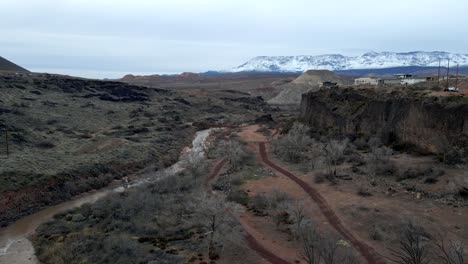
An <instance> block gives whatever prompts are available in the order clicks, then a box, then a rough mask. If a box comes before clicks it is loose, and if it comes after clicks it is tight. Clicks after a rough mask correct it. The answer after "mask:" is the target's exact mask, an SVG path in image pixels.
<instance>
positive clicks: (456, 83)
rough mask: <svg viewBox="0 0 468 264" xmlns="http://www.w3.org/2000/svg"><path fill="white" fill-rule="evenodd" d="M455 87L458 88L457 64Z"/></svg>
mask: <svg viewBox="0 0 468 264" xmlns="http://www.w3.org/2000/svg"><path fill="white" fill-rule="evenodd" d="M455 89H456V90H458V64H457V77H456V78H455Z"/></svg>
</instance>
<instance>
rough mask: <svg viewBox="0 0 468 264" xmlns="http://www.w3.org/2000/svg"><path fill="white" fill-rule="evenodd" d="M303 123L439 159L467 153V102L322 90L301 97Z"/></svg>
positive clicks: (453, 98) (416, 95) (415, 95)
mask: <svg viewBox="0 0 468 264" xmlns="http://www.w3.org/2000/svg"><path fill="white" fill-rule="evenodd" d="M300 109H301V113H300V120H301V121H302V122H304V123H307V124H309V125H310V126H311V127H312V128H313V129H315V130H318V131H328V132H337V133H342V134H347V135H351V136H369V137H371V136H377V137H380V138H381V139H382V141H383V142H384V143H386V144H389V145H394V146H411V148H412V149H413V150H416V151H419V152H423V153H432V154H439V153H443V152H445V151H446V150H447V148H448V147H458V148H462V149H463V148H464V149H467V148H468V100H467V98H466V97H460V96H447V97H435V96H428V95H424V94H422V93H416V92H414V93H411V92H408V91H403V90H402V91H396V90H394V91H382V90H380V91H379V90H374V89H353V88H345V89H322V90H320V91H317V92H309V93H306V94H303V95H302V100H301V108H300Z"/></svg>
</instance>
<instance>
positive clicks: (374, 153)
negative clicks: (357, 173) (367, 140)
mask: <svg viewBox="0 0 468 264" xmlns="http://www.w3.org/2000/svg"><path fill="white" fill-rule="evenodd" d="M392 153H393V152H392V149H390V148H388V147H386V146H382V147H379V145H377V144H376V143H372V144H370V152H369V154H368V155H367V157H366V171H367V174H368V175H369V176H371V177H372V178H375V177H376V176H377V175H379V174H380V175H382V174H394V172H395V170H396V169H395V167H394V165H393V163H392V162H391V160H390V158H391V156H392ZM373 180H375V179H373Z"/></svg>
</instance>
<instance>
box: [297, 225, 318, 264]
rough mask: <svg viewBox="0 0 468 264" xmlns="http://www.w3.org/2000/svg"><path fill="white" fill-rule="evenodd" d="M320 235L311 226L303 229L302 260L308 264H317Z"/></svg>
mask: <svg viewBox="0 0 468 264" xmlns="http://www.w3.org/2000/svg"><path fill="white" fill-rule="evenodd" d="M321 241H322V235H321V234H320V232H319V231H318V230H317V229H315V228H314V227H312V226H308V227H306V228H304V230H303V232H302V253H301V257H302V259H303V260H304V261H305V262H306V263H308V264H319V263H320V261H321V259H322V255H321V250H320V249H321V246H320V243H321Z"/></svg>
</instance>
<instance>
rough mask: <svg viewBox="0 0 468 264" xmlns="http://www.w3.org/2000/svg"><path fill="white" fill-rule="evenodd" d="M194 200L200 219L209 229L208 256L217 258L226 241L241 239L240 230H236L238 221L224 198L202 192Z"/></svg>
mask: <svg viewBox="0 0 468 264" xmlns="http://www.w3.org/2000/svg"><path fill="white" fill-rule="evenodd" d="M194 200H195V201H194V205H195V206H196V207H197V208H196V210H197V216H198V221H200V222H201V224H202V225H203V226H204V227H205V228H206V229H207V232H206V233H205V235H206V236H207V237H208V238H209V240H208V256H209V257H210V259H216V258H218V257H219V255H220V251H221V250H222V248H223V247H224V244H225V243H228V242H231V243H237V241H240V237H239V236H238V234H239V232H236V230H235V227H236V226H237V222H236V221H235V219H234V218H233V217H232V215H231V214H230V213H229V211H228V208H227V207H226V204H225V203H224V201H223V200H221V199H216V198H215V197H211V196H207V195H205V194H200V195H199V196H198V197H195V199H194Z"/></svg>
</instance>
